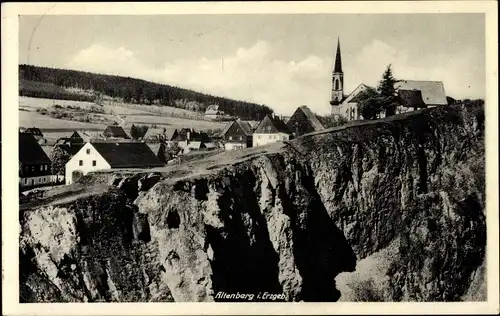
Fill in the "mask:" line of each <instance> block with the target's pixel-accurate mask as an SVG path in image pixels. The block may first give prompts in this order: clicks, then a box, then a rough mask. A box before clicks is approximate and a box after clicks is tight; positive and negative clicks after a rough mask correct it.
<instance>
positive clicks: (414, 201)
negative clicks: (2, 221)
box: [20, 106, 486, 302]
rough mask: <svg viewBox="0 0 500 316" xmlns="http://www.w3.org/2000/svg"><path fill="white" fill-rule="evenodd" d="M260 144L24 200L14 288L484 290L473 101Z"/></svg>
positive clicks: (389, 297)
mask: <svg viewBox="0 0 500 316" xmlns="http://www.w3.org/2000/svg"><path fill="white" fill-rule="evenodd" d="M276 146H278V145H274V147H273V146H270V147H269V148H275V149H276V148H278V147H276ZM263 148H264V149H265V147H263ZM255 150H256V149H253V154H247V155H245V156H246V157H245V156H241V157H239V158H240V159H236V158H234V159H233V161H230V162H228V163H225V164H221V162H220V161H218V162H217V160H216V158H214V160H212V162H213V164H212V165H211V166H207V164H206V163H205V165H203V162H200V163H199V164H200V165H202V166H204V167H203V168H201V167H200V168H201V169H203V170H202V172H191V173H189V172H185V173H181V174H179V173H178V170H177V173H175V172H164V173H162V172H158V173H150V174H148V173H140V174H120V173H114V174H108V176H107V178H106V177H103V175H100V176H97V175H96V177H100V178H99V179H100V180H99V181H100V182H108V184H109V187H103V188H102V189H101V190H94V191H92V192H89V193H87V194H81V193H79V194H78V195H74V196H72V197H71V196H70V197H68V196H66V197H65V198H64V199H57V198H55V199H53V200H51V201H47V202H46V203H39V204H38V205H33V206H30V207H26V208H24V209H22V210H21V214H20V218H21V227H22V232H21V237H20V286H21V293H20V300H21V301H25V302H33V301H36V302H42V301H43V302H45V301H223V300H224V298H223V297H222V296H220V294H219V295H218V293H221V292H225V293H237V292H239V293H255V294H256V296H255V297H254V298H253V300H254V301H257V300H259V298H258V297H257V294H258V293H261V292H268V293H284V294H285V299H286V300H287V301H337V300H347V301H459V300H481V299H482V300H484V299H485V296H486V293H485V288H486V287H485V284H484V281H483V274H484V270H485V243H486V223H485V214H484V210H485V180H484V178H485V177H484V152H485V151H484V112H483V108H479V107H460V106H454V107H446V108H440V109H428V110H424V111H418V112H415V113H411V114H407V115H403V116H397V117H391V118H388V119H384V120H381V121H376V122H363V123H356V124H354V125H353V126H348V127H344V128H335V129H330V130H326V131H323V132H321V133H315V134H309V135H305V136H303V137H300V138H298V139H296V140H293V141H290V142H288V143H286V144H284V145H283V146H281V145H280V147H279V148H278V149H277V150H264V151H263V152H262V150H261V151H259V152H256V151H255ZM221 157H222V156H221ZM219 158H220V157H219ZM217 163H219V165H217ZM191 169H193V168H191ZM201 169H200V170H201ZM90 178H92V177H90ZM103 179H104V180H103ZM87 181H89V179H88V178H87ZM261 298H262V297H261ZM247 299H248V297H247ZM231 301H233V300H231Z"/></svg>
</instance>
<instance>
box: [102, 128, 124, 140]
mask: <svg viewBox="0 0 500 316" xmlns="http://www.w3.org/2000/svg"><path fill="white" fill-rule="evenodd" d="M102 136H103V137H105V138H106V139H130V137H129V136H128V135H127V133H126V132H125V130H124V129H123V127H121V126H118V125H108V126H107V127H106V129H105V130H104V132H102Z"/></svg>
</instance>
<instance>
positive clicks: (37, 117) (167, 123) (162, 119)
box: [19, 97, 224, 139]
mask: <svg viewBox="0 0 500 316" xmlns="http://www.w3.org/2000/svg"><path fill="white" fill-rule="evenodd" d="M54 104H59V105H61V106H69V105H70V106H79V107H81V108H89V107H90V106H92V105H94V103H91V102H80V101H67V100H52V99H38V98H28V97H20V98H19V108H20V111H19V126H21V127H26V128H27V127H33V126H36V127H39V128H40V129H41V130H42V132H44V134H45V135H46V138H48V139H57V138H59V137H64V136H69V134H70V133H71V132H72V131H73V130H75V129H79V130H88V131H102V130H104V129H105V128H106V126H105V125H102V124H95V123H84V122H76V121H69V120H61V119H55V118H52V117H50V116H47V115H41V114H39V113H37V112H36V109H37V108H49V107H51V106H53V105H54ZM145 108H147V107H146V106H145ZM166 108H168V109H166V110H170V109H175V110H177V113H181V112H182V111H185V112H190V111H186V110H181V109H176V108H169V107H166ZM104 110H105V112H106V113H108V114H103V116H105V117H107V118H108V119H110V120H117V117H116V116H115V115H114V114H119V115H120V116H121V117H122V118H123V119H124V120H125V125H124V126H125V129H126V130H129V129H130V126H131V125H132V124H140V125H149V126H152V125H157V126H158V128H159V129H161V128H162V127H165V128H171V129H173V128H183V127H191V128H194V129H197V130H208V129H219V128H223V127H224V123H220V122H210V121H203V120H192V119H185V118H177V117H168V116H161V115H160V114H158V113H151V112H148V111H146V110H142V109H136V108H130V107H123V106H120V105H117V104H114V105H104ZM112 113H113V114H112ZM159 129H158V131H159Z"/></svg>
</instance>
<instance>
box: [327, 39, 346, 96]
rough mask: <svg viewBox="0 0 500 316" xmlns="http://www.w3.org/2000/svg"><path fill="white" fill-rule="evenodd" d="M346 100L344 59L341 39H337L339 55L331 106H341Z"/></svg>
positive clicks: (336, 62)
mask: <svg viewBox="0 0 500 316" xmlns="http://www.w3.org/2000/svg"><path fill="white" fill-rule="evenodd" d="M343 99H344V72H343V71H342V57H341V54H340V38H338V39H337V53H336V55H335V65H334V67H333V73H332V99H331V101H330V104H331V105H339V104H340V103H341V102H342V100H343Z"/></svg>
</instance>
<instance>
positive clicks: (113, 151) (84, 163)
mask: <svg viewBox="0 0 500 316" xmlns="http://www.w3.org/2000/svg"><path fill="white" fill-rule="evenodd" d="M163 165H164V164H163V163H161V162H160V161H159V160H158V158H157V157H156V155H155V154H154V153H153V152H152V151H151V149H150V148H149V147H148V145H147V144H146V143H143V142H133V141H130V142H88V143H86V144H85V145H84V146H83V147H82V148H81V149H80V150H79V151H78V152H77V153H76V154H75V155H74V156H73V157H72V158H71V159H70V160H69V161H68V163H66V171H65V178H66V184H71V183H73V182H75V181H76V180H77V179H79V178H80V177H81V176H84V175H86V174H87V173H89V172H92V171H98V170H109V169H122V168H134V169H136V168H138V169H142V168H154V167H161V166H163Z"/></svg>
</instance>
